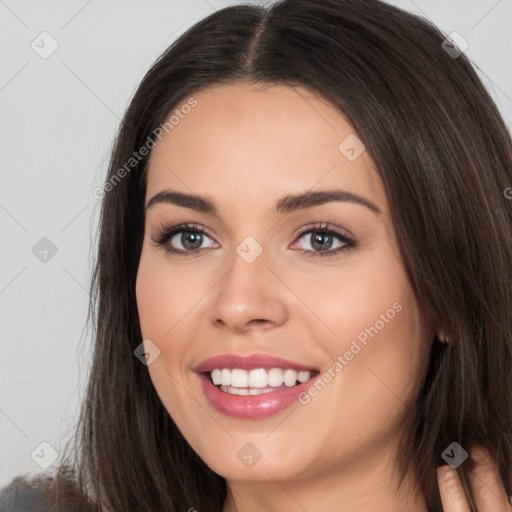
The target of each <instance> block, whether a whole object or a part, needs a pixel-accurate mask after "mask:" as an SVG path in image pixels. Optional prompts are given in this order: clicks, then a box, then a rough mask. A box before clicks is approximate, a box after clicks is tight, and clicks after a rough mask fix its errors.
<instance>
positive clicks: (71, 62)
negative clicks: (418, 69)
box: [0, 0, 512, 486]
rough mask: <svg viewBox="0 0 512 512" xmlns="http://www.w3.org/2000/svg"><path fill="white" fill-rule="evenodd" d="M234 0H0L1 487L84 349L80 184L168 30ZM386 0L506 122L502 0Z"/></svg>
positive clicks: (98, 177)
mask: <svg viewBox="0 0 512 512" xmlns="http://www.w3.org/2000/svg"><path fill="white" fill-rule="evenodd" d="M361 1H364V0H361ZM235 3H242V2H237V1H226V0H179V1H174V0H173V1H170V0H168V1H162V0H151V1H146V2H142V1H138V2H135V1H124V2H121V1H120V0H117V1H105V0H104V1H100V0H89V1H86V0H73V1H69V0H66V1H64V0H61V1H57V0H47V1H45V2H36V1H28V0H27V1H20V0H17V1H15V0H5V1H3V0H0V46H1V50H0V54H1V66H0V69H1V71H0V108H1V118H0V130H1V132H0V133H1V137H0V162H1V164H0V165H1V166H2V173H1V186H0V226H1V240H2V259H1V262H2V263H1V271H0V308H1V317H2V318H1V325H2V336H1V356H0V365H1V373H0V429H1V436H0V486H3V485H5V484H7V483H8V482H9V481H10V480H11V479H12V478H13V477H14V476H16V475H18V474H21V473H25V472H28V473H36V472H40V471H42V470H41V468H40V467H39V466H38V465H37V464H36V463H35V462H34V460H33V459H32V458H31V453H32V452H33V451H34V450H35V449H36V447H38V446H39V445H40V443H41V442H47V443H49V444H50V445H51V446H53V447H54V448H55V449H56V450H57V452H59V450H60V447H61V446H62V443H63V442H64V441H65V440H66V439H67V438H68V436H69V434H70V432H72V428H73V427H74V423H75V421H76V418H77V413H78V406H79V402H80V399H81V396H82V394H83V386H84V383H85V379H86V376H87V365H88V361H89V356H90V351H91V350H90V349H91V340H90V336H88V335H86V334H85V333H84V326H85V318H86V311H87V302H88V298H89V295H88V285H89V277H90V271H91V268H92V261H93V257H94V250H95V243H96V233H97V220H98V219H97V216H98V213H99V202H98V201H97V200H96V199H95V197H94V196H93V193H92V192H93V189H94V188H95V187H98V186H101V184H102V181H103V179H104V177H105V174H106V170H107V169H106V167H107V158H108V151H109V149H110V145H111V142H112V140H113V138H114V135H115V132H116V129H117V127H118V124H119V121H120V118H121V117H122V114H123V112H124V109H125V108H126V106H127V104H128V101H129V99H130V97H131V95H132V94H133V92H134V90H135V88H136V87H137V85H138V83H139V82H140V80H141V79H142V77H143V75H144V73H145V72H146V70H147V69H148V68H149V66H150V65H151V63H152V62H153V61H154V60H155V59H156V58H157V57H158V55H159V54H160V53H161V52H162V51H163V50H164V49H165V48H166V47H167V46H168V45H169V44H170V43H171V42H172V41H173V40H174V39H175V38H177V37H178V36H179V35H180V34H181V33H183V32H184V31H185V30H186V29H187V28H188V27H190V26H191V25H192V24H194V23H195V22H197V21H198V20H199V19H201V18H203V17H204V16H206V15H208V14H209V13H211V12H212V11H213V10H215V9H218V8H220V7H224V6H226V5H230V4H235ZM246 3H247V2H246ZM254 3H259V2H254ZM390 3H392V4H394V5H397V6H399V7H402V8H404V9H407V10H409V11H412V12H414V13H419V14H422V15H423V16H425V17H427V18H430V19H431V20H432V21H433V22H434V23H435V24H437V25H438V26H439V27H440V28H441V29H442V30H443V31H445V32H446V33H451V32H453V31H457V32H459V33H460V34H461V35H462V36H463V37H464V38H465V39H466V40H467V41H468V43H469V48H468V49H467V51H466V53H467V54H468V55H469V57H470V58H471V59H472V60H473V62H474V63H475V64H476V65H477V66H478V67H479V68H480V70H481V73H482V74H481V76H482V78H483V79H484V81H485V83H486V85H487V86H488V88H489V90H490V91H491V94H492V97H493V98H494V99H495V101H496V102H497V104H498V106H499V108H500V109H501V111H502V112H503V114H504V116H505V118H506V120H507V122H508V124H509V126H510V123H511V121H512V99H511V98H512V70H511V64H510V50H511V49H512V33H511V30H510V20H511V19H512V1H510V0H500V1H496V0H472V1H468V0H415V1H412V0H392V1H391V2H390ZM43 31H47V32H48V33H50V34H51V36H52V37H53V38H54V39H55V40H56V41H57V42H58V45H59V46H58V49H57V50H56V51H55V52H54V53H53V54H52V55H51V56H50V57H48V58H47V59H43V58H41V57H40V56H39V54H38V53H36V51H34V50H33V49H32V47H31V43H32V41H33V40H36V43H37V42H38V41H39V43H38V44H39V45H40V46H42V43H41V42H40V38H38V36H39V34H41V32H43ZM45 47H46V48H48V47H49V46H48V40H47V42H46V45H45ZM404 51H407V48H404ZM511 186H512V183H511ZM42 237H47V238H49V239H50V240H51V241H52V242H53V244H55V246H56V247H57V250H58V251H57V253H56V254H55V255H54V256H53V257H51V258H48V261H47V262H42V261H40V260H39V259H38V258H37V257H36V256H35V255H34V254H33V252H32V247H33V246H34V245H35V244H36V243H37V242H38V241H39V240H40V239H41V238H42ZM41 256H43V255H41ZM41 449H42V450H43V451H45V450H46V455H45V456H46V457H47V456H48V448H47V447H46V448H44V446H43V448H39V452H36V453H41ZM57 463H58V460H57V462H56V463H55V464H57ZM50 469H51V467H50Z"/></svg>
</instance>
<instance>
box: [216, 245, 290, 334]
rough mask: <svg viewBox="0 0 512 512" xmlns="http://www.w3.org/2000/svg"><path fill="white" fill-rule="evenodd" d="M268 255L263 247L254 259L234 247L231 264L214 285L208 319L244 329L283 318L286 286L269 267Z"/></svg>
mask: <svg viewBox="0 0 512 512" xmlns="http://www.w3.org/2000/svg"><path fill="white" fill-rule="evenodd" d="M245 248H247V246H246V247H245ZM249 250H250V251H254V250H255V248H254V247H249ZM252 256H253V257H254V254H253V255H252ZM269 259H270V258H268V257H267V252H266V251H263V252H262V253H261V254H259V255H258V256H257V257H256V258H255V259H254V260H253V261H251V260H252V257H250V256H249V257H248V255H247V254H246V253H243V252H240V253H237V252H236V251H233V254H232V256H231V258H230V262H229V264H230V268H229V270H228V271H227V272H226V274H225V275H224V277H223V278H222V279H221V280H220V282H219V283H218V285H217V287H216V288H215V292H216V294H215V295H214V302H213V305H212V308H211V320H212V322H213V323H214V324H215V326H216V327H221V328H224V329H227V330H230V331H233V332H236V333H244V332H246V331H248V330H252V329H270V328H273V327H276V326H280V325H282V324H283V323H285V322H286V319H287V317H288V309H287V304H286V287H285V286H283V284H282V282H281V281H280V280H279V278H278V277H277V276H276V274H277V273H278V272H276V270H275V269H271V268H269V267H270V265H269V264H270V261H269Z"/></svg>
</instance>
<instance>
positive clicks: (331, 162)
mask: <svg viewBox="0 0 512 512" xmlns="http://www.w3.org/2000/svg"><path fill="white" fill-rule="evenodd" d="M194 99H195V101H196V102H197V103H195V102H194V101H193V100H191V99H190V98H188V99H187V100H185V101H184V102H183V104H182V105H185V104H187V101H188V104H189V105H195V106H193V107H191V108H181V109H180V107H177V110H178V113H176V112H173V113H174V115H175V118H174V120H173V122H172V129H169V126H171V125H168V133H165V132H164V136H163V138H162V139H161V141H159V142H158V143H157V145H156V147H155V149H154V150H153V152H152V155H151V158H150V161H149V170H148V176H147V195H146V205H148V203H149V202H150V201H151V200H152V199H153V198H155V196H157V195H158V194H162V193H164V192H173V193H175V194H180V196H178V195H174V196H172V195H171V194H168V195H167V196H165V195H160V196H158V198H157V199H155V200H154V201H152V202H151V205H150V207H149V208H147V210H146V224H145V236H144V244H143V249H142V255H141V259H140V264H139V269H138V276H137V288H136V294H137V304H138V311H139V316H140V322H141V328H142V336H143V338H144V339H145V347H146V349H147V351H148V352H149V353H150V354H153V356H151V357H150V359H149V362H150V364H149V365H148V370H149V373H150V376H151V379H152V381H153V383H154V386H155V388H156V391H157V393H158V395H159V397H160V398H161V400H162V402H163V404H164V406H165V407H166V409H167V411H168V412H169V414H170V415H171V416H172V418H173V420H174V421H175V423H176V424H177V426H178V428H179V429H180V430H181V432H182V433H183V435H184V437H185V438H186V439H187V441H188V442H189V444H190V445H191V446H192V448H193V449H194V450H195V451H196V452H197V453H198V454H199V455H200V457H201V458H202V459H203V460H204V461H205V462H206V463H207V464H208V465H209V466H210V467H211V468H212V469H213V470H214V471H215V472H217V473H219V474H220V475H222V476H224V477H227V478H228V480H232V481H244V480H245V481H247V480H251V481H271V480H273V479H275V480H278V481H280V482H284V481H287V480H288V481H291V480H300V479H302V478H307V479H308V481H312V480H311V479H314V478H315V477H321V476H325V475H330V476H331V477H333V478H334V477H338V476H339V474H340V472H343V471H344V472H345V473H346V472H348V471H349V468H350V472H351V474H352V475H355V474H357V473H358V472H360V471H365V472H366V473H365V474H367V472H368V471H380V470H382V469H383V467H382V465H383V464H385V463H387V461H388V456H390V455H391V454H392V453H394V451H395V450H396V443H397V442H398V433H399V431H400V428H401V427H400V420H401V418H402V417H403V414H404V412H405V410H406V409H407V407H408V404H410V403H411V400H413V399H414V393H415V390H416V386H417V382H418V379H419V378H421V377H422V375H423V371H424V368H425V360H426V358H425V345H426V344H425V343H424V341H425V340H424V337H423V334H422V331H421V329H420V317H419V312H418V307H417V304H416V301H415V297H414V295H413V292H412V289H411V287H410V284H409V282H408V279H407V278H406V275H405V271H404V266H403V263H402V261H401V258H400V255H399V251H398V247H397V242H396V239H395V234H394V230H393V226H392V223H391V219H390V212H389V207H388V204H387V200H386V195H385V193H384V189H383V185H382V182H381V180H380V178H379V176H378V175H377V173H376V172H375V170H374V168H373V164H372V161H371V159H370V157H369V155H368V152H367V151H365V150H364V146H362V145H361V143H360V141H359V140H358V139H357V138H356V136H355V135H354V130H353V128H352V127H351V126H350V124H348V122H347V121H346V120H345V119H344V117H343V116H341V115H340V114H339V113H338V112H337V111H336V110H335V109H334V108H333V107H332V106H330V105H329V104H327V103H326V102H324V101H323V100H321V99H319V98H318V97H317V96H315V95H312V94H311V93H309V92H308V91H307V90H305V89H292V88H289V87H285V86H272V87H267V88H261V87H260V88H257V87H256V86H254V85H249V84H239V85H231V86H222V87H216V88H210V89H207V90H204V91H203V92H201V93H199V94H195V95H194ZM320 193H324V196H322V195H321V194H320ZM185 196H190V197H189V198H188V199H186V198H185ZM294 197H297V199H293V198H294ZM180 198H181V199H180ZM184 198H185V199H184ZM198 198H202V199H201V201H200V200H199V199H198ZM285 198H286V199H285ZM204 201H208V202H209V203H211V204H209V205H205V204H204ZM212 205H213V206H214V207H212ZM181 224H192V225H193V226H189V227H184V228H180V229H181V231H177V232H176V233H174V234H171V236H169V237H168V239H167V240H166V241H165V242H164V244H163V245H161V246H158V245H157V243H156V242H155V240H158V239H159V238H160V239H161V240H160V241H162V231H165V230H166V229H167V228H172V227H175V226H179V225H181ZM198 229H199V230H202V231H204V233H203V234H201V233H200V232H198V231H197V230H198ZM311 230H314V231H311ZM163 238H165V237H163ZM168 249H175V250H176V251H178V253H170V252H167V250H168ZM148 340H150V341H148ZM158 351H159V352H158ZM211 358H216V359H214V360H211ZM151 361H153V362H151ZM308 372H309V373H308ZM212 375H213V377H212ZM212 378H213V380H214V381H215V382H216V383H218V382H219V381H220V383H221V384H218V385H214V383H213V381H212V380H211V379H212ZM308 378H309V380H307V381H305V382H301V381H304V380H305V379H308ZM283 379H284V382H283ZM377 461H379V462H377ZM382 461H386V462H382ZM369 468H371V469H369Z"/></svg>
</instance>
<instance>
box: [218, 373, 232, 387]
mask: <svg viewBox="0 0 512 512" xmlns="http://www.w3.org/2000/svg"><path fill="white" fill-rule="evenodd" d="M220 383H221V384H222V385H223V386H229V385H230V384H231V371H230V370H222V372H221V377H220Z"/></svg>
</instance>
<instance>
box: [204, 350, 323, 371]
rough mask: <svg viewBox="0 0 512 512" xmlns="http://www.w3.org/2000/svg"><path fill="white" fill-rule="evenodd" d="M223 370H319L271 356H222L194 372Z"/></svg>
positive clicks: (205, 361)
mask: <svg viewBox="0 0 512 512" xmlns="http://www.w3.org/2000/svg"><path fill="white" fill-rule="evenodd" d="M223 368H227V369H233V368H240V369H242V370H252V369H254V368H283V369H285V370H287V369H291V370H297V371H316V370H317V369H316V368H313V367H312V366H308V365H304V364H299V363H295V362H293V361H288V360H287V359H283V358H281V357H275V356H271V355H269V354H247V355H239V354H221V355H218V356H214V357H210V358H209V359H205V360H204V361H202V362H201V363H199V364H198V365H197V366H196V367H195V368H194V371H196V372H197V373H203V372H210V371H212V370H215V369H223Z"/></svg>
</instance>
